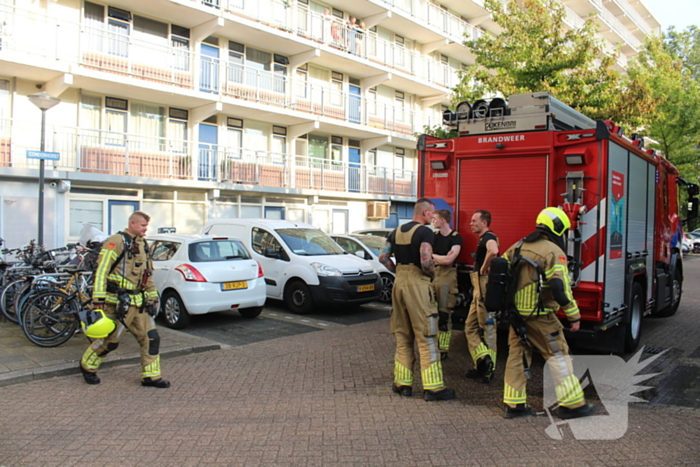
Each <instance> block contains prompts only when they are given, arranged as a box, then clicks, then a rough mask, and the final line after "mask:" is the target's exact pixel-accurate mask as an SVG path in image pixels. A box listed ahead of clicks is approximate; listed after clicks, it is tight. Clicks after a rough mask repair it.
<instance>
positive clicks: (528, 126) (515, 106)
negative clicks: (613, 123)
mask: <svg viewBox="0 0 700 467" xmlns="http://www.w3.org/2000/svg"><path fill="white" fill-rule="evenodd" d="M492 104H494V105H491V104H489V103H487V102H486V101H485V100H483V99H480V100H478V101H476V102H474V105H471V104H469V103H468V102H462V103H460V104H459V105H458V106H457V112H450V111H446V112H445V114H443V123H445V124H446V125H449V126H452V127H455V126H456V127H457V129H458V131H459V134H460V135H461V136H467V135H477V134H485V133H490V134H493V133H503V132H514V131H534V130H587V129H595V128H596V122H595V121H594V120H592V119H590V118H588V117H586V116H585V115H583V114H582V113H580V112H578V111H577V110H574V109H572V108H571V107H569V106H568V105H566V104H564V103H563V102H561V101H559V100H558V99H556V98H554V97H552V96H551V95H550V94H549V92H534V93H528V94H514V95H512V96H510V97H509V98H508V102H507V103H506V101H504V100H503V99H501V98H493V99H492ZM448 113H449V114H448Z"/></svg>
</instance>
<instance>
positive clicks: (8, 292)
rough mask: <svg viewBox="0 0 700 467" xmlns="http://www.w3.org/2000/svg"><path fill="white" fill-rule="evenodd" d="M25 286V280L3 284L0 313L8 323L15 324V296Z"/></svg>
mask: <svg viewBox="0 0 700 467" xmlns="http://www.w3.org/2000/svg"><path fill="white" fill-rule="evenodd" d="M25 286H26V281H25V279H15V280H13V281H10V282H8V283H7V284H5V287H3V288H2V291H0V311H1V312H2V314H3V316H5V318H7V320H8V321H10V322H12V323H15V324H17V322H18V318H17V311H16V310H15V296H16V295H17V293H18V292H19V291H20V290H22V289H23V288H24V287H25Z"/></svg>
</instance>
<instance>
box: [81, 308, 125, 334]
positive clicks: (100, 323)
mask: <svg viewBox="0 0 700 467" xmlns="http://www.w3.org/2000/svg"><path fill="white" fill-rule="evenodd" d="M80 327H81V328H82V329H83V332H84V333H85V335H86V336H88V337H89V338H90V339H102V338H103V337H107V336H109V335H110V334H111V333H112V331H114V330H115V329H116V327H117V323H115V322H114V320H112V319H109V318H108V317H107V315H105V312H104V310H99V309H95V310H85V311H82V312H80Z"/></svg>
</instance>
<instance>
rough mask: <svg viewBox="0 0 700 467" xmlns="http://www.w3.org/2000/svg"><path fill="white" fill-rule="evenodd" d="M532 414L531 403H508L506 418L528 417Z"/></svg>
mask: <svg viewBox="0 0 700 467" xmlns="http://www.w3.org/2000/svg"><path fill="white" fill-rule="evenodd" d="M531 414H532V408H531V407H530V406H529V405H525V404H517V405H516V406H515V407H511V406H509V405H506V413H505V418H508V419H510V418H519V417H527V416H528V415H531Z"/></svg>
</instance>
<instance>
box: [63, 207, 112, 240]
mask: <svg viewBox="0 0 700 467" xmlns="http://www.w3.org/2000/svg"><path fill="white" fill-rule="evenodd" d="M102 212H103V203H102V201H90V200H80V199H72V200H70V208H69V213H68V216H69V222H68V225H69V227H68V236H69V237H78V236H80V231H81V230H82V229H83V227H85V224H92V225H94V226H95V227H96V228H98V229H100V230H102V231H104V228H103V224H102V218H103V214H102Z"/></svg>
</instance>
